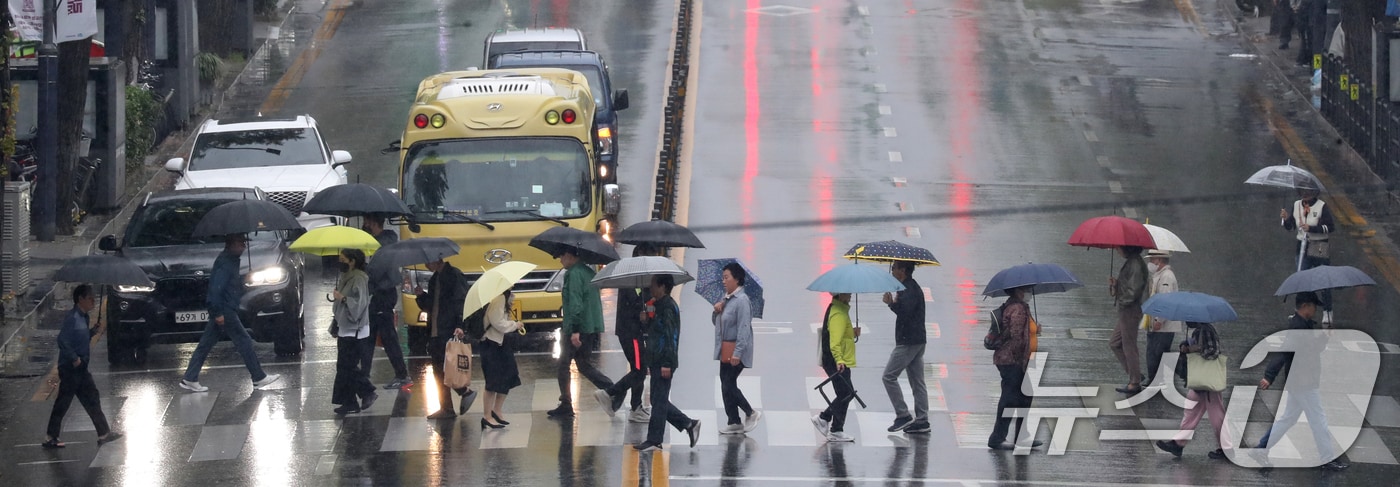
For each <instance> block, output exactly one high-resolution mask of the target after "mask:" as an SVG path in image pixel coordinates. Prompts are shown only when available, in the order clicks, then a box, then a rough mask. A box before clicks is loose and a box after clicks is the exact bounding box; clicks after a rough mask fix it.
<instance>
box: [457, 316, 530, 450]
mask: <svg viewBox="0 0 1400 487" xmlns="http://www.w3.org/2000/svg"><path fill="white" fill-rule="evenodd" d="M511 300H512V296H511V293H510V290H506V292H505V294H502V295H500V296H496V298H495V299H492V300H491V303H490V304H487V305H486V312H485V313H484V314H483V316H482V318H483V319H482V320H480V321H476V322H474V321H472V320H470V319H469V320H467V328H468V332H467V334H468V335H472V334H474V333H475V330H472V328H475V327H476V326H478V325H477V323H480V326H482V328H484V329H483V330H482V332H481V333H482V337H481V340H480V341H479V342H477V343H478V345H477V347H478V348H477V352H478V353H480V354H481V373H482V375H485V376H486V393H484V394H482V396H481V400H482V404H481V409H482V410H481V429H486V428H492V429H497V428H503V427H505V426H506V425H509V424H510V422H509V421H506V420H505V419H504V418H502V417H501V414H502V413H501V407H502V406H504V405H505V403H506V395H507V394H510V390H511V389H513V388H515V387H516V386H518V385H520V371H519V369H517V368H516V364H515V350H513V349H512V348H511V346H510V344H509V343H507V341H506V337H507V336H509V335H510V334H511V333H515V332H516V331H517V330H519V329H520V327H521V326H523V325H521V324H520V322H519V321H514V320H511V319H510V318H509V317H508V314H507V312H506V310H508V309H510V306H511ZM474 314H475V313H473V315H474Z"/></svg>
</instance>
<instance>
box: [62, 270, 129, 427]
mask: <svg viewBox="0 0 1400 487" xmlns="http://www.w3.org/2000/svg"><path fill="white" fill-rule="evenodd" d="M95 306H97V300H96V299H95V298H93V296H92V286H89V285H87V284H83V285H80V286H78V287H76V288H73V310H72V311H69V312H68V315H67V316H65V317H64V318H63V327H62V328H60V329H59V331H58V398H57V399H55V400H54V402H53V412H51V413H49V428H48V432H47V434H48V437H46V438H44V443H43V446H44V448H63V447H64V446H66V445H64V444H63V442H62V441H59V439H58V434H59V433H60V432H61V430H62V429H63V416H65V415H67V414H68V406H71V405H72V404H73V397H75V396H76V397H77V398H78V402H80V403H82V405H83V409H84V410H87V414H88V417H89V418H92V425H93V426H94V427H96V428H97V444H98V445H102V444H105V443H107V442H109V441H112V440H116V439H117V438H121V437H122V434H121V433H118V432H116V431H112V428H111V426H110V425H108V424H107V416H106V415H105V414H102V400H101V398H100V395H99V394H98V392H97V384H96V383H94V382H93V381H92V373H90V372H88V360H89V359H90V358H91V356H92V355H91V353H89V347H88V345H89V344H90V342H89V339H90V338H91V337H92V335H91V334H90V333H89V328H90V326H91V325H90V324H89V322H88V313H89V312H91V311H92V308H93V307H95Z"/></svg>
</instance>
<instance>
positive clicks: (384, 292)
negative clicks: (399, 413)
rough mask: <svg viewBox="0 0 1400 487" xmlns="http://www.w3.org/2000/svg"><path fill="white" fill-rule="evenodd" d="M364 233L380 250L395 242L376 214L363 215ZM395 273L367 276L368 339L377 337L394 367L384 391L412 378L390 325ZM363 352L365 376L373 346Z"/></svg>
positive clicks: (396, 291) (406, 384)
mask: <svg viewBox="0 0 1400 487" xmlns="http://www.w3.org/2000/svg"><path fill="white" fill-rule="evenodd" d="M364 230H365V232H366V233H369V234H370V235H372V236H374V239H375V240H377V241H379V246H380V247H381V248H382V247H385V246H388V245H390V244H393V243H396V242H398V241H399V234H397V233H394V231H393V230H391V229H388V228H384V217H382V216H379V215H373V214H371V215H365V225H364ZM396 270H397V269H382V270H380V271H378V272H377V273H376V274H375V275H372V276H369V292H370V297H369V326H370V337H371V338H373V337H379V343H380V345H382V346H383V347H384V355H386V356H388V357H389V365H391V366H393V367H394V381H393V382H390V383H389V384H387V385H385V386H384V388H385V389H400V388H404V387H409V386H412V385H413V379H410V378H409V377H408V367H407V366H406V365H405V364H404V361H403V349H402V348H400V347H399V329H398V324H397V323H394V306H395V305H397V304H398V302H399V281H400V279H399V275H398V273H397V272H395V271H396ZM366 350H368V351H369V353H366V354H365V356H364V362H363V363H362V365H361V367H362V368H364V369H365V374H366V375H369V370H370V366H371V365H373V363H374V347H369V348H367V349H366Z"/></svg>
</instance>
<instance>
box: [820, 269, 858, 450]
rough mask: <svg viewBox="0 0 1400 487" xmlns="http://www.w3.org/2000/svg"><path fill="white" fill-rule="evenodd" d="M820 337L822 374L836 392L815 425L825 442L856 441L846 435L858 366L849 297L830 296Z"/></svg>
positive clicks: (846, 294) (847, 295) (844, 295)
mask: <svg viewBox="0 0 1400 487" xmlns="http://www.w3.org/2000/svg"><path fill="white" fill-rule="evenodd" d="M820 335H821V338H820V339H819V340H818V341H817V342H818V343H819V344H820V345H821V348H820V351H819V353H820V355H821V365H822V370H823V371H825V372H826V375H827V377H830V378H831V379H832V381H831V387H832V388H833V389H835V390H836V399H833V400H832V401H831V404H828V405H827V406H826V410H824V411H822V412H821V413H819V414H817V415H816V416H812V425H813V426H816V427H817V431H820V432H821V433H822V435H824V436H826V441H830V442H851V441H855V438H852V437H850V436H847V435H846V433H844V431H845V425H846V411H847V409H849V408H850V406H851V401H852V400H853V399H855V397H856V395H855V388H854V387H852V385H851V367H855V366H856V338H855V330H854V328H853V327H852V325H851V295H850V293H831V304H828V305H827V307H826V316H825V317H824V318H823V319H822V330H821V333H820Z"/></svg>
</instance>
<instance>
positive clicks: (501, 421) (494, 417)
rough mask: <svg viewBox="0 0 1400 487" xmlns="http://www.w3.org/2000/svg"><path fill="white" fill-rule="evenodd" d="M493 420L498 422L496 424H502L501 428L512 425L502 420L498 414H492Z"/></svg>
mask: <svg viewBox="0 0 1400 487" xmlns="http://www.w3.org/2000/svg"><path fill="white" fill-rule="evenodd" d="M491 419H494V420H496V423H498V424H500V425H501V426H508V425H510V421H506V420H504V419H501V417H500V416H497V415H496V413H491Z"/></svg>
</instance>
